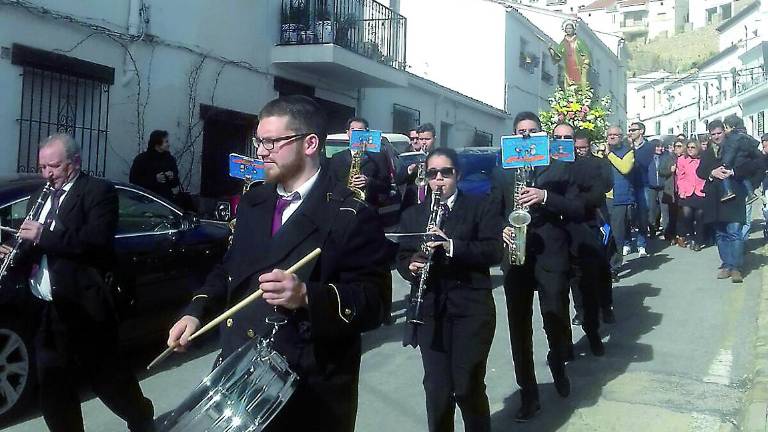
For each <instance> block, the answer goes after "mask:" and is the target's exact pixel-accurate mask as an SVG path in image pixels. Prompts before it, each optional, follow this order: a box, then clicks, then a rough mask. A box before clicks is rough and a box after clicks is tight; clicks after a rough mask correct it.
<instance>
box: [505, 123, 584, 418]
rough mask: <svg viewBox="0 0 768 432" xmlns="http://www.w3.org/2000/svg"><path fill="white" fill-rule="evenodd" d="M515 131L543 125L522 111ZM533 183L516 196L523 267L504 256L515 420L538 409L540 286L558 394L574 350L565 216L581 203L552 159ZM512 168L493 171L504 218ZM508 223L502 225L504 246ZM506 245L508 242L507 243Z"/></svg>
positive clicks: (572, 216)
mask: <svg viewBox="0 0 768 432" xmlns="http://www.w3.org/2000/svg"><path fill="white" fill-rule="evenodd" d="M514 124H515V129H516V132H517V134H519V135H523V136H527V135H530V134H532V133H535V132H538V131H540V130H541V122H540V121H539V118H538V117H537V116H536V115H535V114H534V113H531V112H522V113H520V114H518V115H517V117H516V118H515V121H514ZM531 183H532V186H529V187H525V188H524V189H523V190H522V194H521V196H520V197H519V202H520V204H522V205H525V206H528V207H529V208H530V209H529V212H530V214H531V218H532V220H531V222H530V224H529V225H528V228H527V236H526V251H525V253H526V260H525V264H524V265H522V266H516V265H510V260H509V258H508V257H504V258H503V259H502V262H501V263H502V270H503V271H504V273H505V275H504V293H505V294H506V300H507V316H508V319H509V334H510V342H511V345H512V358H513V360H514V363H515V376H516V379H517V384H518V385H519V386H520V394H521V400H522V405H521V407H520V410H519V411H518V412H517V414H516V416H515V420H516V421H527V420H528V419H530V418H531V417H533V416H534V415H535V414H536V413H537V412H538V411H539V409H540V404H539V390H538V385H537V383H536V374H535V371H534V365H533V341H532V333H533V329H532V318H533V310H532V308H533V292H534V291H535V290H538V293H539V307H540V308H541V315H542V317H543V320H544V331H545V332H546V334H547V341H548V343H549V354H548V355H547V361H548V364H549V369H550V371H551V372H552V377H553V378H554V382H555V388H556V389H557V392H558V394H560V396H562V397H567V396H568V395H569V394H570V381H569V380H568V376H567V374H566V371H565V362H566V360H567V358H568V357H569V355H570V352H571V350H572V344H571V340H570V335H571V333H570V319H569V313H568V272H569V268H570V260H569V254H568V248H569V243H568V242H569V239H568V232H567V231H566V229H565V221H566V220H581V219H582V218H583V214H584V206H583V205H582V204H581V201H580V200H579V198H578V190H577V188H576V186H575V183H574V181H573V178H572V174H571V171H570V166H569V165H568V164H566V163H565V162H561V161H558V160H552V161H551V162H550V164H549V166H545V167H536V168H534V169H533V173H532V179H531ZM514 194H515V170H503V169H497V170H495V171H494V173H493V181H492V185H491V202H492V206H493V209H494V211H496V212H497V213H498V214H500V215H502V216H503V217H504V220H507V218H508V216H509V214H510V213H511V212H512V210H513V209H514V196H515V195H514ZM511 232H512V228H511V227H507V228H505V229H504V232H503V236H504V241H505V243H506V244H507V245H509V244H510V243H511ZM507 247H509V246H507Z"/></svg>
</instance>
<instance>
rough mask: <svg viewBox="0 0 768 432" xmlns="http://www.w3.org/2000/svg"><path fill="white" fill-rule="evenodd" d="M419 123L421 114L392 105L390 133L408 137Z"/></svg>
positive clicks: (404, 107)
mask: <svg viewBox="0 0 768 432" xmlns="http://www.w3.org/2000/svg"><path fill="white" fill-rule="evenodd" d="M420 123H421V112H419V110H417V109H413V108H408V107H407V106H403V105H398V104H393V105H392V132H395V133H401V134H405V135H408V131H409V130H411V129H415V128H416V127H417V126H418V125H419V124H420Z"/></svg>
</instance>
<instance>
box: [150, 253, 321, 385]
mask: <svg viewBox="0 0 768 432" xmlns="http://www.w3.org/2000/svg"><path fill="white" fill-rule="evenodd" d="M318 255H320V248H317V249H315V250H313V251H312V252H310V253H309V254H307V256H305V257H304V258H302V259H301V260H299V262H297V263H296V264H294V265H292V266H291V267H290V268H289V269H288V270H286V271H285V273H286V274H294V273H296V272H297V271H298V270H299V269H300V268H302V267H303V266H304V265H305V264H307V263H308V262H310V261H312V260H313V259H315V258H317V256H318ZM262 294H264V292H263V291H262V290H261V289H258V290H256V292H255V293H253V294H251V295H249V296H248V297H246V298H244V299H242V300H240V302H239V303H237V304H236V305H234V306H232V307H231V308H229V309H228V310H227V311H226V312H224V313H223V314H221V315H219V316H217V317H216V318H214V319H213V320H212V321H211V322H209V323H208V324H206V325H205V326H204V327H202V328H201V329H199V330H198V331H196V332H194V333H193V334H192V336H190V337H189V340H190V341H192V340H193V339H195V338H197V337H198V336H201V335H203V333H205V332H207V331H208V330H210V329H212V328H214V327H216V325H218V324H219V323H221V322H222V321H224V320H225V319H227V318H229V317H231V316H232V315H234V314H235V313H237V311H239V310H240V309H242V308H244V307H245V306H246V305H248V304H249V303H251V302H253V301H255V300H257V299H259V298H260V297H261V295H262ZM178 346H179V345H178V344H176V345H174V346H170V347H168V348H167V349H166V350H165V351H163V352H162V354H160V355H159V356H157V358H155V359H154V360H152V363H150V364H149V366H147V370H150V369H151V368H153V367H154V366H156V365H157V364H158V363H160V362H161V361H163V360H165V359H166V358H167V357H168V356H170V355H171V354H173V350H174V349H176V348H177V347H178Z"/></svg>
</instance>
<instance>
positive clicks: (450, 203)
mask: <svg viewBox="0 0 768 432" xmlns="http://www.w3.org/2000/svg"><path fill="white" fill-rule="evenodd" d="M458 194H459V191H458V189H457V190H456V192H454V193H453V195H451V197H450V198H448V199H447V200H445V204H447V205H448V208H449V209H450V210H451V211H453V205H454V204H456V196H457V195H458ZM445 254H446V255H448V256H449V257H451V258H453V239H448V250H447V251H445Z"/></svg>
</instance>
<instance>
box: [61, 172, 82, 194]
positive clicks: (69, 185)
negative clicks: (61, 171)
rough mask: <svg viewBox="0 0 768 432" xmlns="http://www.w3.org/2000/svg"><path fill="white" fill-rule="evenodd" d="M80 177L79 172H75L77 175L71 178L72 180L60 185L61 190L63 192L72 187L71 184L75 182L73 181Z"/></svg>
mask: <svg viewBox="0 0 768 432" xmlns="http://www.w3.org/2000/svg"><path fill="white" fill-rule="evenodd" d="M79 177H80V172H78V173H77V175H76V176H75V177H74V178H72V180H70V181H68V182H66V183H64V186H62V187H61V190H63V191H64V192H69V190H70V189H72V185H73V184H75V181H76V180H77V179H78V178H79Z"/></svg>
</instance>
